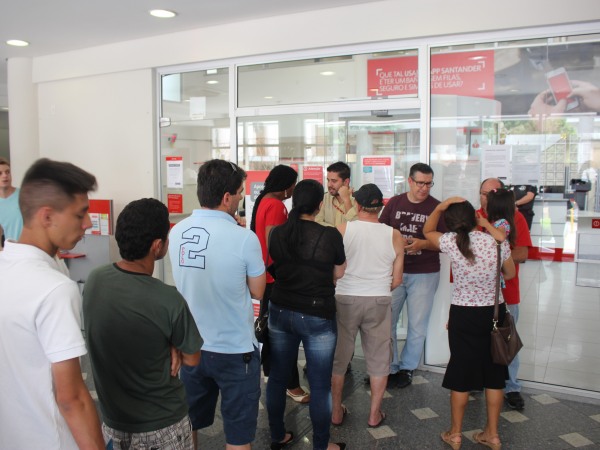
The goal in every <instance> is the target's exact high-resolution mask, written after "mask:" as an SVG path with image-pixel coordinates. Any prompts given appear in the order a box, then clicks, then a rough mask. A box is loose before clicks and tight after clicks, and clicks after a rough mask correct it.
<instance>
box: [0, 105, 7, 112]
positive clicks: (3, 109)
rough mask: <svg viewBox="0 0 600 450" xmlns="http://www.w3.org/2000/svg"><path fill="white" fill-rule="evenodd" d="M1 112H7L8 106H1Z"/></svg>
mask: <svg viewBox="0 0 600 450" xmlns="http://www.w3.org/2000/svg"><path fill="white" fill-rule="evenodd" d="M0 109H1V110H2V111H8V106H3V107H2V108H0Z"/></svg>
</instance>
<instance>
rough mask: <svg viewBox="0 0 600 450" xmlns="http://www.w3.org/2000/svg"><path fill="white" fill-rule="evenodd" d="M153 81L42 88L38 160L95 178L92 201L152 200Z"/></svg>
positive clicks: (136, 78)
mask: <svg viewBox="0 0 600 450" xmlns="http://www.w3.org/2000/svg"><path fill="white" fill-rule="evenodd" d="M152 80H153V76H152V72H151V71H150V70H136V71H130V72H123V73H118V74H110V75H102V76H94V77H85V78H77V79H73V80H68V81H54V82H47V83H41V84H40V85H39V89H38V98H39V118H40V122H39V123H40V127H39V133H40V156H41V157H48V158H52V159H56V160H60V161H69V162H72V163H73V164H76V165H78V166H80V167H82V168H83V169H85V170H87V171H89V172H91V173H93V174H94V175H95V176H96V178H97V180H98V190H97V192H96V193H94V194H92V195H91V197H92V198H109V199H114V200H115V205H114V206H115V214H118V213H119V212H120V211H121V209H122V208H123V207H124V206H125V204H127V203H128V202H129V201H131V200H135V199H138V198H141V197H153V196H155V189H154V179H155V175H154V166H155V164H154V160H155V157H156V156H155V155H156V152H155V148H154V142H153V141H154V126H153V98H154V97H153V89H154V85H153V81H152Z"/></svg>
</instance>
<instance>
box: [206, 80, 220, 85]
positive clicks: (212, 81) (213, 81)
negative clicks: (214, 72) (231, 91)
mask: <svg viewBox="0 0 600 450" xmlns="http://www.w3.org/2000/svg"><path fill="white" fill-rule="evenodd" d="M206 84H219V82H218V81H217V80H208V81H207V82H206Z"/></svg>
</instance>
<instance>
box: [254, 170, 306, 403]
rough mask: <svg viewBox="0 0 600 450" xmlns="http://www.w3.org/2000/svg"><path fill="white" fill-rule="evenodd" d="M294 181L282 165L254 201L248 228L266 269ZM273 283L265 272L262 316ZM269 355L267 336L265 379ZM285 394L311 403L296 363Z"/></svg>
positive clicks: (295, 176)
mask: <svg viewBox="0 0 600 450" xmlns="http://www.w3.org/2000/svg"><path fill="white" fill-rule="evenodd" d="M297 180H298V172H296V171H295V170H294V169H292V168H291V167H290V166H285V165H283V164H280V165H278V166H275V167H273V169H271V171H270V172H269V175H268V176H267V179H266V180H265V187H264V188H263V190H262V191H260V194H259V195H258V197H256V200H255V201H254V208H253V209H252V220H251V221H250V229H251V230H252V231H254V232H255V233H256V236H257V237H258V240H259V241H260V246H261V248H262V254H263V261H264V262H265V266H266V267H269V266H270V265H271V264H272V263H273V260H272V259H271V257H270V256H269V250H268V242H269V234H270V233H271V230H272V229H273V228H274V227H276V226H277V225H281V224H282V223H285V221H286V220H287V217H288V213H287V209H286V207H285V205H284V204H283V201H284V200H287V199H288V198H290V197H291V196H292V193H293V192H294V187H295V186H296V181H297ZM274 281H275V280H274V279H273V276H272V275H271V274H270V273H269V272H267V286H266V288H265V295H264V296H263V301H262V302H261V305H260V310H261V313H262V312H264V311H268V308H269V298H270V296H271V290H272V289H273V282H274ZM270 353H271V349H270V345H269V339H268V337H267V339H265V342H263V347H262V352H261V362H262V366H263V372H264V374H265V376H266V377H268V376H269V373H270V371H271V357H270ZM286 392H287V395H288V396H289V397H290V398H292V399H293V400H294V401H296V402H298V403H308V402H309V401H310V394H309V393H307V392H305V391H304V389H302V387H301V386H300V374H299V372H298V365H297V363H296V361H294V367H292V374H291V377H290V380H289V382H288V385H287V391H286Z"/></svg>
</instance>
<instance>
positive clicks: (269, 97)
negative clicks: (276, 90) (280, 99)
mask: <svg viewBox="0 0 600 450" xmlns="http://www.w3.org/2000/svg"><path fill="white" fill-rule="evenodd" d="M272 98H273V96H272V95H265V100H271V99H272Z"/></svg>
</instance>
